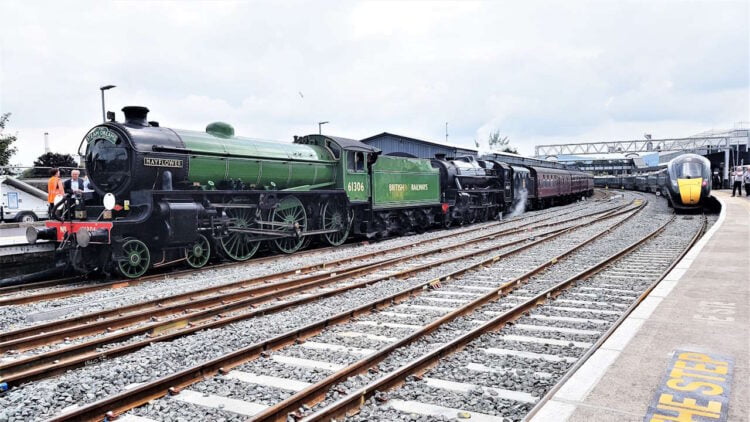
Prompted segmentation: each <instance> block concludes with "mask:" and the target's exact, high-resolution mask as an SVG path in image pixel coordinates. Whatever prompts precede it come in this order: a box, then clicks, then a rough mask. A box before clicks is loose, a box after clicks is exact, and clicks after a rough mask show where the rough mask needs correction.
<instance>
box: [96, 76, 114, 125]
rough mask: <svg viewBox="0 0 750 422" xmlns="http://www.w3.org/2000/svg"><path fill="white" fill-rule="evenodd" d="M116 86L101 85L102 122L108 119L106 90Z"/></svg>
mask: <svg viewBox="0 0 750 422" xmlns="http://www.w3.org/2000/svg"><path fill="white" fill-rule="evenodd" d="M114 87H115V85H104V86H102V87H99V90H101V91H102V122H106V121H107V116H106V115H105V114H104V91H106V90H108V89H112V88H114Z"/></svg>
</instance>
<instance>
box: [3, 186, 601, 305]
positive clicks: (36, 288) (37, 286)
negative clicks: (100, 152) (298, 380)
mask: <svg viewBox="0 0 750 422" xmlns="http://www.w3.org/2000/svg"><path fill="white" fill-rule="evenodd" d="M608 199H609V197H603V198H602V199H600V200H598V202H602V201H606V200H608ZM583 207H585V204H575V205H572V206H570V207H568V208H570V209H568V210H565V211H563V212H562V213H561V212H560V210H558V209H554V208H552V209H547V210H543V211H538V212H535V213H532V214H531V215H521V216H518V217H513V218H510V219H507V220H503V221H497V222H490V223H487V224H480V225H475V226H471V227H468V228H460V229H454V230H451V231H448V232H444V234H442V235H438V236H437V237H436V239H442V238H448V237H451V236H455V235H460V234H463V233H471V232H476V231H480V230H483V229H484V228H486V227H494V226H498V225H506V224H514V223H520V222H523V221H530V222H531V221H543V220H547V219H549V218H550V217H549V215H550V214H555V215H557V216H560V215H565V214H569V213H574V212H576V210H578V209H580V208H583ZM367 244H369V242H356V243H349V244H346V245H342V246H339V247H323V248H317V249H312V250H307V251H302V252H299V253H297V254H295V255H294V256H295V257H296V258H297V257H314V256H318V255H326V254H328V253H330V252H332V251H341V250H344V249H347V248H351V249H356V248H357V247H359V246H363V245H367ZM285 257H286V256H284V255H281V256H280V255H271V256H266V257H260V258H254V259H251V260H248V261H241V262H224V263H219V264H214V265H211V266H208V267H204V268H201V269H193V268H190V269H184V270H176V271H171V272H167V273H156V274H150V275H146V276H142V277H139V278H136V279H117V280H112V281H105V282H102V281H91V282H87V283H82V281H83V278H82V277H80V276H72V277H64V278H59V279H54V280H46V281H40V282H35V283H26V284H21V285H13V286H6V287H0V306H11V305H22V304H28V303H35V302H40V301H47V300H54V299H61V298H66V297H71V296H77V295H83V294H86V293H91V292H96V291H102V290H111V289H122V288H126V287H130V286H135V285H138V284H141V283H145V282H149V281H159V280H164V279H166V278H174V277H180V276H184V275H194V274H196V273H201V272H205V271H208V270H219V269H229V268H236V267H242V266H246V265H250V264H263V263H273V262H275V261H277V260H281V259H285ZM76 283H80V284H81V285H74V286H72V287H68V288H65V286H69V285H71V284H76Z"/></svg>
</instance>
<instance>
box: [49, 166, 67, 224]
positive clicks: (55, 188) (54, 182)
mask: <svg viewBox="0 0 750 422" xmlns="http://www.w3.org/2000/svg"><path fill="white" fill-rule="evenodd" d="M49 175H50V178H49V180H48V181H47V202H48V203H49V212H50V218H51V217H52V207H53V206H54V205H55V196H57V195H64V192H65V191H64V190H63V183H62V179H60V169H56V168H52V169H50V171H49Z"/></svg>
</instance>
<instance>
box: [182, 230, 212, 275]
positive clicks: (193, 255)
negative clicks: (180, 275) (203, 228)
mask: <svg viewBox="0 0 750 422" xmlns="http://www.w3.org/2000/svg"><path fill="white" fill-rule="evenodd" d="M185 255H186V259H187V263H188V265H190V266H191V267H193V268H200V267H202V266H204V265H206V264H207V263H208V259H209V258H211V243H210V242H209V241H208V239H207V238H206V236H204V235H202V234H199V235H198V239H197V240H196V241H195V243H193V244H192V245H191V246H190V247H188V248H187V249H186V250H185Z"/></svg>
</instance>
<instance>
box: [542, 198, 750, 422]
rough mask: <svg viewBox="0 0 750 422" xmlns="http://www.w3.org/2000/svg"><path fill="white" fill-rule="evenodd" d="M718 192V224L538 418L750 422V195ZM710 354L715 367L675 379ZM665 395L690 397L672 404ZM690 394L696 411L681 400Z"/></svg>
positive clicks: (708, 364) (708, 365)
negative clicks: (679, 369)
mask: <svg viewBox="0 0 750 422" xmlns="http://www.w3.org/2000/svg"><path fill="white" fill-rule="evenodd" d="M714 195H715V196H716V197H718V198H720V199H721V201H722V202H723V204H724V211H723V215H722V216H721V217H720V218H719V221H717V223H716V224H715V225H714V228H712V229H711V230H709V232H707V234H706V236H704V239H702V240H701V241H699V243H698V244H696V246H695V247H694V248H693V250H691V251H690V253H688V254H687V255H686V256H685V257H684V259H683V260H682V261H680V263H679V264H678V265H677V266H676V267H675V269H674V270H673V271H672V272H671V273H670V274H669V275H668V276H667V277H666V278H665V279H664V280H663V281H662V282H661V283H660V284H659V286H658V287H657V288H656V289H654V291H653V292H652V293H651V294H650V295H649V296H648V297H647V298H646V299H645V300H644V301H643V302H642V303H641V304H640V305H639V306H638V308H636V309H635V311H634V312H633V313H632V314H631V315H630V316H629V317H628V319H626V320H625V321H624V322H623V324H622V325H621V326H620V327H619V328H618V329H617V330H616V331H615V332H614V333H613V335H612V336H611V337H610V338H609V339H608V340H607V341H606V342H605V343H604V344H603V345H602V348H600V349H599V350H598V351H597V352H596V353H594V354H593V355H592V356H591V358H589V360H588V361H586V363H585V364H584V365H583V366H582V367H581V368H580V369H579V370H578V371H577V372H576V373H575V374H574V375H573V376H572V377H571V378H570V379H569V380H568V381H567V382H566V383H565V384H564V385H563V386H562V387H561V388H560V389H559V390H558V391H557V392H556V393H555V395H554V396H553V397H552V399H551V400H550V401H548V402H547V403H546V404H545V405H544V407H542V408H541V410H540V411H539V412H538V413H537V414H536V415H534V417H533V418H532V419H531V420H532V421H534V422H547V421H555V422H557V421H566V420H567V421H597V422H600V421H661V420H665V421H666V420H677V421H750V199H747V198H746V197H742V198H732V197H730V195H729V194H727V193H726V191H722V192H718V193H714ZM684 352H696V354H694V355H685V354H680V353H684ZM681 356H683V357H685V356H687V357H688V358H687V359H688V361H687V363H686V361H684V360H683V361H680V357H681ZM701 356H711V357H712V359H715V360H713V361H711V362H703V363H705V364H704V365H703V366H699V367H700V368H703V369H704V370H705V371H707V372H700V373H699V372H692V374H698V378H685V379H684V380H683V381H680V380H679V379H678V380H673V378H674V376H675V375H674V374H675V372H672V371H673V370H674V369H675V364H676V363H675V362H678V363H677V364H676V365H677V366H680V365H683V366H684V365H686V364H687V368H691V367H695V366H697V365H701V364H703V363H701V362H699V361H700V359H701ZM696 357H697V358H696ZM690 359H692V361H690ZM726 369H728V371H726V372H728V373H727V374H726V375H725V374H717V373H715V372H719V373H721V372H723V371H725V370H726ZM670 379H672V381H671V384H668V382H670ZM692 381H696V382H705V383H706V384H695V385H693V386H692V387H688V388H686V386H688V385H689V384H688V383H687V382H692ZM670 385H671V386H673V387H674V386H676V387H677V388H683V389H685V390H688V389H692V390H693V391H692V392H687V393H675V390H674V389H672V388H670V387H669V386H670ZM697 386H699V387H698V388H696V387H697ZM699 393H700V394H699ZM664 394H669V395H670V396H671V397H672V400H673V402H680V403H683V404H681V405H678V406H677V407H674V406H673V407H672V409H673V410H671V411H670V410H663V409H665V408H668V407H669V406H665V405H664V402H665V401H668V400H669V398H668V397H667V396H665V395H664ZM696 394H697V395H696ZM690 397H698V399H697V400H696V401H695V402H689V400H691V399H690ZM686 398H687V400H688V402H689V403H692V406H688V407H692V409H687V410H686V409H684V407H680V406H684V403H685V402H686V401H685V399H686ZM660 400H661V403H660ZM711 401H714V403H713V404H711V403H710V402H711ZM722 402H723V403H722ZM717 403H721V405H718V404H717ZM727 405H728V407H727ZM659 406H661V409H662V410H658V409H659ZM703 406H713V407H711V410H710V411H705V410H704V411H699V410H695V409H698V408H702V407H703ZM674 409H678V410H679V411H677V410H674ZM655 410H656V412H654V411H655ZM660 414H661V415H662V416H664V415H667V416H668V417H667V418H662V417H660V416H659V415H660Z"/></svg>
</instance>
